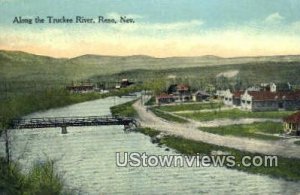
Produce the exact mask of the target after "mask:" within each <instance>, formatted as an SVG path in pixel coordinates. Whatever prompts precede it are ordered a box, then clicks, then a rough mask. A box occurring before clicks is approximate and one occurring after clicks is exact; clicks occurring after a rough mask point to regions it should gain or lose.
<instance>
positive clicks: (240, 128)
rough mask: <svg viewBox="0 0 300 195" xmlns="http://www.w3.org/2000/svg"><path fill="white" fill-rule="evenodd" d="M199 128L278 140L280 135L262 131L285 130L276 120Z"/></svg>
mask: <svg viewBox="0 0 300 195" xmlns="http://www.w3.org/2000/svg"><path fill="white" fill-rule="evenodd" d="M199 129H200V130H202V131H206V132H209V133H214V134H219V135H233V136H239V137H249V138H257V139H265V140H277V139H280V137H275V136H272V135H266V134H260V133H267V134H275V133H282V132H283V127H282V124H281V123H275V122H262V123H253V124H246V125H229V126H221V127H201V128H199Z"/></svg>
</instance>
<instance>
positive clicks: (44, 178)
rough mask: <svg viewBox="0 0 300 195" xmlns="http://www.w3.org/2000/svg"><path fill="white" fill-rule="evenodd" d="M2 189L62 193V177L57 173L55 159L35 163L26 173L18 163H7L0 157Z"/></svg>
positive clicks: (21, 192)
mask: <svg viewBox="0 0 300 195" xmlns="http://www.w3.org/2000/svg"><path fill="white" fill-rule="evenodd" d="M0 173H1V174H0V191H1V192H2V193H4V194H62V193H64V194H65V193H67V192H64V190H63V185H64V183H63V180H62V177H61V176H60V175H59V174H57V173H56V171H55V168H54V162H53V161H50V160H49V161H46V162H44V163H40V164H35V165H34V166H33V167H32V169H31V170H30V171H29V173H28V174H26V175H24V174H23V173H22V172H21V169H20V167H19V165H18V164H16V163H10V164H6V162H5V161H4V159H3V158H0Z"/></svg>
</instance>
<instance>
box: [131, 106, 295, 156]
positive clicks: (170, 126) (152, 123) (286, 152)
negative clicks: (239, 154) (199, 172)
mask: <svg viewBox="0 0 300 195" xmlns="http://www.w3.org/2000/svg"><path fill="white" fill-rule="evenodd" d="M133 107H134V108H135V110H136V111H137V112H138V114H139V118H140V123H141V125H142V126H143V127H150V128H153V129H157V130H159V131H162V132H165V133H168V134H171V135H177V136H181V137H184V138H187V139H191V140H196V141H203V142H206V143H210V144H215V145H220V146H226V147H230V148H235V149H239V150H243V151H249V152H257V153H262V154H268V155H279V156H283V157H295V158H300V147H299V146H297V145H296V144H291V143H290V142H289V141H288V139H287V140H278V141H261V140H256V139H250V138H240V137H233V136H221V135H216V134H211V133H207V132H203V131H200V130H198V129H197V127H198V126H197V125H198V124H197V123H187V124H179V123H173V122H169V121H165V120H163V119H161V118H159V117H157V116H155V115H154V114H153V113H152V112H150V111H146V108H145V107H144V106H143V105H142V104H141V101H140V100H139V101H137V102H136V103H134V105H133Z"/></svg>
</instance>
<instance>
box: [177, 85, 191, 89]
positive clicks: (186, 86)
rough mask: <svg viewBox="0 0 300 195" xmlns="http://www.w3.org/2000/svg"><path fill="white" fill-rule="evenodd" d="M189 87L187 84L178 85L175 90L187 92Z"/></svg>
mask: <svg viewBox="0 0 300 195" xmlns="http://www.w3.org/2000/svg"><path fill="white" fill-rule="evenodd" d="M189 88H190V87H189V86H188V85H187V84H178V85H177V86H176V89H177V90H188V89H189Z"/></svg>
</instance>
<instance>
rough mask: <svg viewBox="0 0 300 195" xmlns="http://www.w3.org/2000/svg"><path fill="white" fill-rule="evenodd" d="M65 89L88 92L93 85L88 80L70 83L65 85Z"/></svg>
mask: <svg viewBox="0 0 300 195" xmlns="http://www.w3.org/2000/svg"><path fill="white" fill-rule="evenodd" d="M66 89H67V90H68V91H69V92H73V93H88V92H92V91H94V85H93V84H91V83H89V82H87V83H81V84H74V83H72V85H70V86H67V87H66Z"/></svg>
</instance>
